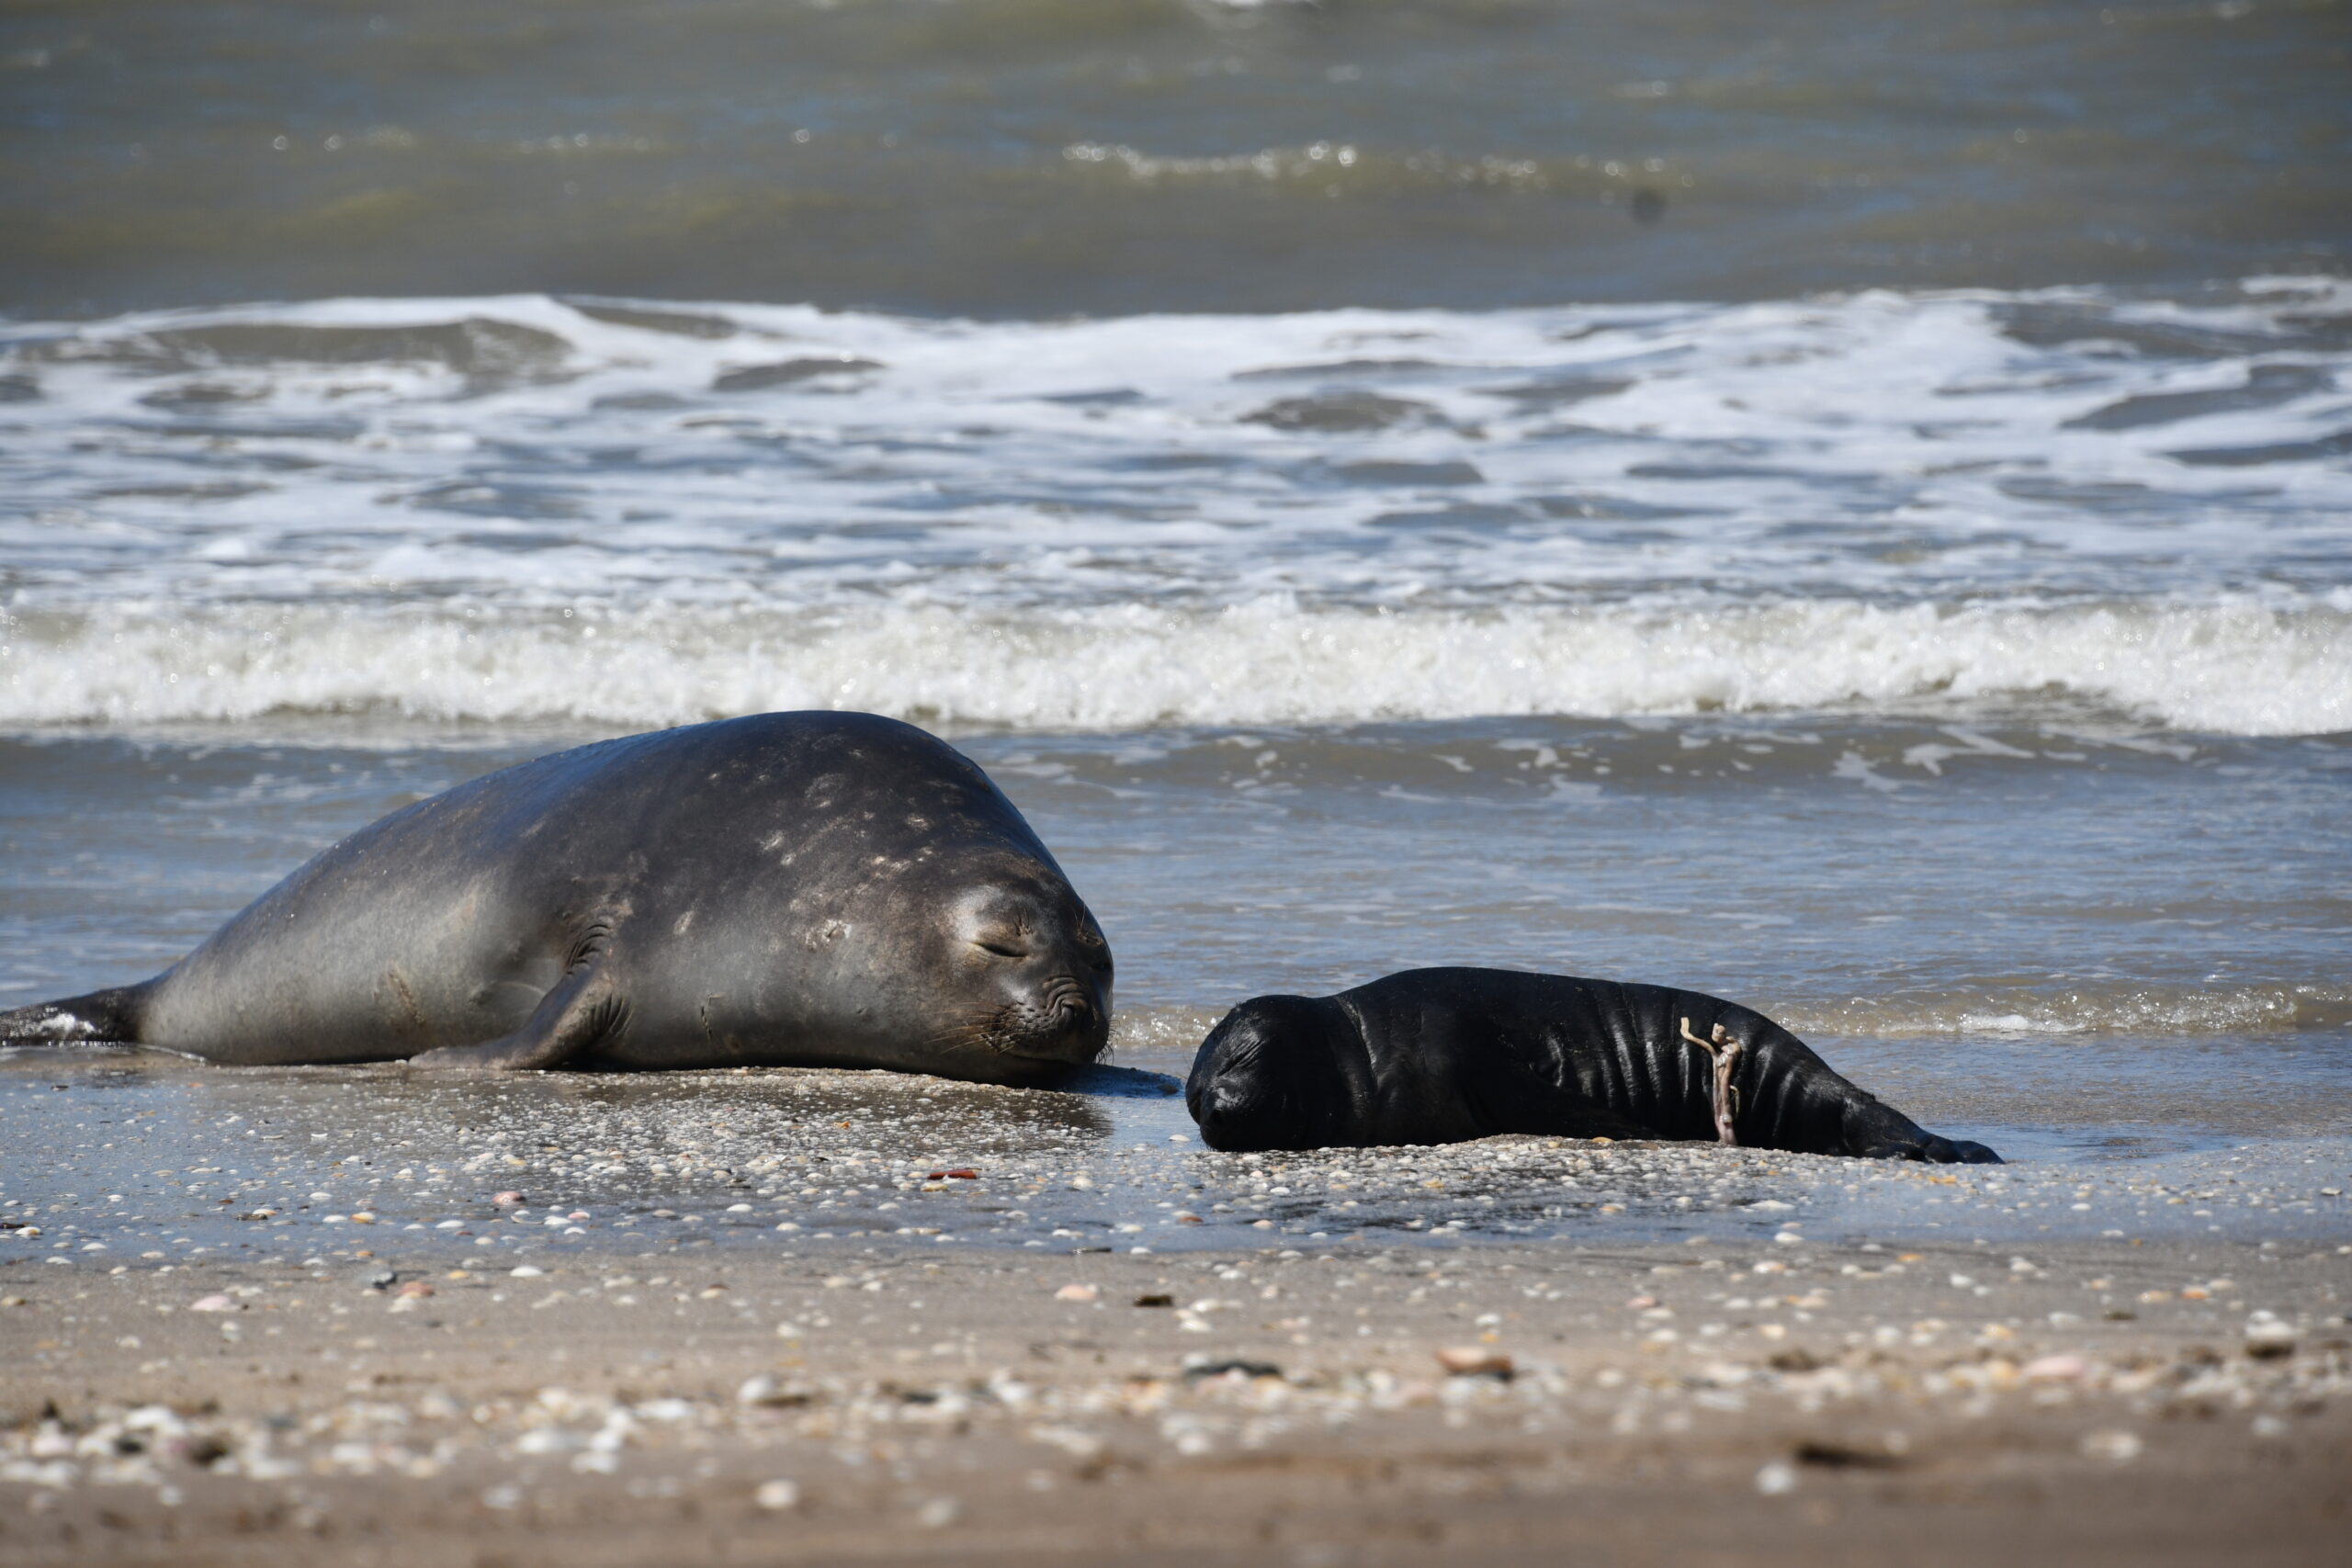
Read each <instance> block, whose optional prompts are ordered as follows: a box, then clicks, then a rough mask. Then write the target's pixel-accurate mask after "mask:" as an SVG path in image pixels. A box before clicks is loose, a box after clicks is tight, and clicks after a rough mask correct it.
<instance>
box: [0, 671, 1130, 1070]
mask: <svg viewBox="0 0 2352 1568" xmlns="http://www.w3.org/2000/svg"><path fill="white" fill-rule="evenodd" d="M1110 1013H1111V952H1110V948H1109V946H1108V945H1107V944H1106V943H1105V942H1104V941H1103V932H1102V930H1101V928H1100V927H1099V926H1097V925H1096V924H1095V921H1094V917H1093V916H1092V914H1091V913H1090V912H1089V911H1088V909H1087V908H1086V906H1085V904H1084V903H1083V902H1081V901H1080V898H1079V897H1078V894H1077V893H1076V892H1075V891H1074V890H1073V889H1072V888H1071V887H1070V885H1069V880H1068V879H1067V878H1066V877H1065V876H1064V875H1063V874H1062V872H1061V868H1060V867H1059V866H1057V865H1056V864H1055V863H1054V858H1053V856H1052V855H1051V854H1049V853H1047V852H1046V847H1045V845H1044V844H1042V843H1040V842H1039V841H1038V840H1037V837H1036V835H1035V833H1034V832H1032V831H1031V830H1030V829H1029V825H1028V824H1027V823H1026V822H1024V821H1023V820H1022V818H1021V814H1020V813H1019V812H1018V811H1016V810H1015V809H1013V807H1012V803H1011V802H1010V801H1008V800H1006V799H1005V797H1004V796H1003V795H1002V794H1001V793H1000V792H999V791H998V790H997V788H996V786H995V785H994V784H991V783H989V779H988V777H987V775H986V774H984V773H981V772H980V770H979V769H978V767H976V766H974V765H973V764H972V762H971V761H968V760H967V759H966V758H965V757H963V756H961V755H960V754H958V753H957V752H956V750H953V749H952V748H950V747H948V746H947V745H946V744H944V742H942V741H940V740H939V739H936V738H934V737H933V736H930V735H926V734H924V733H923V732H922V730H920V729H917V728H913V727H912V726H910V725H906V724H900V723H899V722H897V721H896V720H892V719H887V718H881V717H877V716H874V715H871V714H836V713H786V714H763V715H758V716H752V717H749V718H740V719H729V720H726V721H723V722H720V723H716V724H704V725H695V726H691V727H688V728H682V729H672V730H663V731H661V732H658V733H655V734H650V735H639V736H630V737H628V738H626V739H619V740H609V741H605V742H603V743H601V744H598V745H594V746H584V747H582V748H580V749H579V750H572V751H565V752H560V753H558V754H556V755H554V756H551V757H542V758H540V759H539V760H538V761H534V762H526V763H525V764H523V765H521V766H519V767H515V768H509V769H506V770H505V771H503V772H502V773H492V774H490V775H488V776H486V777H484V778H481V779H477V780H475V781H473V782H472V783H470V784H461V785H459V786H458V787H457V788H456V789H453V790H450V791H448V792H447V793H446V794H443V795H435V797H434V798H432V799H430V800H427V801H424V802H421V803H419V804H418V805H415V806H413V807H409V808H408V809H407V810H405V811H401V812H397V813H395V814H394V815H392V816H390V817H388V818H384V819H383V820H382V821H380V822H378V823H376V824H374V825H373V826H371V827H368V828H366V829H361V830H360V831H359V832H358V833H356V834H354V835H353V836H352V837H351V838H349V839H346V840H344V841H343V842H342V843H340V844H337V845H336V846H334V848H333V849H331V850H328V851H327V852H325V853H323V854H322V855H320V856H319V857H318V858H317V859H315V860H313V861H311V863H309V864H307V865H305V866H303V867H301V868H300V870H298V871H296V872H295V873H294V874H292V875H291V876H289V877H288V878H287V879H286V880H285V881H284V882H282V883H280V884H278V886H276V887H274V888H272V889H271V890H270V891H269V892H267V893H266V894H264V895H263V896H262V897H260V898H259V899H258V900H256V901H255V902H254V904H253V905H252V906H250V907H249V908H246V909H245V910H244V912H243V913H242V914H240V915H238V916H237V917H236V918H234V919H232V920H231V921H230V922H229V923H228V924H227V925H225V926H223V927H222V928H221V929H220V931H217V932H216V933H214V935H213V936H212V937H211V938H210V939H209V941H207V942H205V943H204V945H203V946H202V947H199V948H198V950H197V951H196V952H195V953H191V954H190V955H189V956H188V957H187V959H185V960H183V961H182V962H181V963H179V964H176V965H175V966H174V967H173V968H172V969H170V970H168V971H166V972H165V973H164V974H163V975H160V976H156V977H155V978H154V979H153V980H150V981H147V982H145V983H144V984H141V985H137V986H130V987H123V988H121V989H119V990H112V991H101V992H96V993H94V994H92V995H90V996H86V997H75V998H68V999H66V1000H63V1001H60V1002H51V1003H43V1004H40V1006H37V1007H33V1008H26V1009H20V1010H17V1011H16V1012H13V1013H9V1014H6V1015H0V1038H22V1037H27V1036H30V1037H34V1038H51V1039H58V1038H69V1039H70V1038H86V1039H110V1040H123V1041H130V1042H137V1043H149V1044H155V1045H162V1046H166V1047H169V1048H172V1049H174V1050H178V1051H182V1052H186V1053H188V1054H191V1055H198V1056H203V1057H206V1058H209V1059H210V1060H213V1061H217V1062H224V1063H237V1064H260V1063H294V1062H354V1061H378V1060H390V1059H395V1058H403V1057H405V1058H413V1059H414V1060H415V1061H417V1062H419V1063H422V1064H425V1065H431V1066H481V1067H552V1066H599V1067H616V1068H648V1067H709V1066H743V1065H758V1066H864V1067H895V1068H901V1069H904V1070H908V1071H916V1072H932V1073H941V1074H945V1075H948V1076H951V1077H967V1078H980V1079H989V1080H994V1081H999V1082H1012V1083H1036V1082H1045V1081H1050V1080H1051V1079H1053V1078H1055V1077H1060V1076H1063V1075H1066V1074H1067V1073H1068V1072H1069V1070H1070V1069H1071V1068H1072V1067H1074V1066H1078V1065H1080V1064H1083V1063H1087V1062H1091V1061H1093V1060H1094V1059H1095V1058H1096V1057H1097V1056H1099V1055H1101V1054H1102V1052H1103V1047H1104V1044H1105V1043H1107V1041H1108V1039H1109V1033H1110Z"/></svg>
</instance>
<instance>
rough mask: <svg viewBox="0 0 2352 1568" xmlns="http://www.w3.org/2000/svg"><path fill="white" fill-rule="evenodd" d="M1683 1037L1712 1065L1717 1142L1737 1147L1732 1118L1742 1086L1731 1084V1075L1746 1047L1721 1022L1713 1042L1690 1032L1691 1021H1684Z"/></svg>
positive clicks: (1737, 1138) (1712, 1094) (1736, 1110)
mask: <svg viewBox="0 0 2352 1568" xmlns="http://www.w3.org/2000/svg"><path fill="white" fill-rule="evenodd" d="M1682 1038H1683V1039H1685V1040H1688V1041H1689V1042H1691V1044H1693V1045H1696V1046H1697V1047H1699V1049H1700V1050H1702V1051H1704V1052H1705V1053H1706V1054H1707V1056H1708V1059H1709V1060H1710V1061H1711V1062H1712V1063H1713V1071H1712V1072H1711V1073H1710V1075H1709V1077H1710V1080H1711V1086H1712V1092H1711V1096H1710V1098H1711V1099H1712V1100H1713V1102H1714V1108H1715V1142H1717V1143H1719V1144H1731V1145H1737V1144H1738V1143H1739V1134H1737V1133H1736V1132H1734V1131H1733V1130H1732V1119H1733V1118H1734V1117H1736V1116H1737V1115H1738V1114H1739V1086H1738V1085H1737V1084H1735V1083H1733V1082H1732V1081H1731V1075H1732V1070H1733V1069H1734V1068H1735V1067H1736V1066H1738V1065H1739V1054H1740V1052H1741V1051H1742V1050H1743V1049H1744V1047H1743V1046H1742V1045H1741V1044H1740V1043H1739V1042H1738V1041H1736V1040H1735V1039H1733V1038H1732V1035H1731V1031H1729V1030H1728V1029H1725V1028H1724V1026H1723V1025H1722V1024H1720V1023H1719V1024H1717V1025H1715V1028H1714V1038H1713V1040H1702V1039H1700V1038H1699V1037H1698V1036H1697V1035H1695V1034H1693V1033H1691V1021H1690V1020H1689V1019H1687V1018H1686V1019H1684V1020H1683V1021H1682Z"/></svg>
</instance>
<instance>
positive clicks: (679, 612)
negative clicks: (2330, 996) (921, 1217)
mask: <svg viewBox="0 0 2352 1568" xmlns="http://www.w3.org/2000/svg"><path fill="white" fill-rule="evenodd" d="M2347 308H2352V286H2346V285H2343V284H2340V283H2335V282H2329V281H2325V280H2309V279H2302V280H2298V279H2265V280H2256V281H2255V282H2253V283H2250V284H2249V285H2248V286H2246V288H2245V289H2244V290H2243V291H2241V293H2240V294H2239V295H2238V296H2237V297H2236V298H2234V299H2230V300H2229V301H2228V302H2225V303H2221V304H2211V305H2194V306H2191V305H2184V304H2179V303H2168V302H2165V301H2159V300H2138V301H2134V300H2126V299H2119V298H2115V297H2112V296H2109V295H2104V294H2101V293H2099V292H2098V291H2096V290H2056V291H2045V292H2042V293H2038V294H2032V295H2006V294H1996V293H1987V292H1972V293H1951V294H1936V295H1902V294H1894V293H1871V294H1864V295H1858V296H1853V297H1850V298H1843V299H1818V300H1804V301H1784V302H1767V303H1762V304H1754V305H1741V306H1701V305H1691V306H1678V305H1654V306H1638V307H1611V308H1601V309H1562V310H1517V311H1499V312H1491V313H1463V312H1448V311H1371V310H1346V311H1328V312H1317V313H1304V314H1297V315H1289V316H1275V317H1256V318H1242V317H1194V318H1170V317H1133V318H1126V319H1121V320H1113V321H1077V322H1056V323H1036V322H999V323H973V322H957V321H944V322H943V321H910V320H904V319H899V318H891V317H885V316H877V315H861V314H854V313H848V314H828V313H824V312H820V311H816V310H805V309H795V308H786V307H772V306H712V307H695V308H693V310H695V316H694V318H693V320H692V321H682V319H681V318H680V317H679V316H678V314H677V313H676V312H677V311H678V310H681V309H682V308H680V307H674V306H670V307H658V308H657V307H650V306H649V307H641V308H640V307H628V308H620V309H616V308H611V307H606V306H599V305H594V304H588V303H582V304H576V305H575V304H566V303H562V302H559V301H556V300H552V299H542V298H535V297H526V298H514V299H413V300H338V301H325V302H321V303H316V304H310V305H300V306H284V307H268V308H252V309H246V310H209V311H182V312H170V313H159V314H150V315H141V316H136V317H125V318H120V319H118V320H114V321H99V322H93V323H82V324H70V325H68V324H58V325H49V326H39V325H35V326H21V327H18V328H16V329H13V330H12V331H10V332H8V333H5V334H0V348H5V349H6V358H7V360H8V361H9V363H8V365H6V367H0V368H6V370H7V372H8V374H9V376H10V377H11V380H10V383H9V384H10V387H11V388H12V389H13V390H12V392H11V394H10V395H11V396H14V397H17V400H16V401H12V402H7V403H5V404H0V481H5V483H0V605H5V607H6V615H7V616H8V619H7V621H6V624H5V625H0V637H5V639H6V642H7V644H8V651H7V653H6V656H5V658H0V723H6V724H10V725H17V726H25V725H61V724H81V725H92V724H96V725H109V724H121V725H132V726H135V725H139V724H145V723H159V722H176V721H185V720H191V719H207V718H220V719H237V718H244V717H250V716H255V715H259V714H266V713H270V712H273V711H278V710H294V711H353V710H356V711H366V712H391V713H402V714H413V715H418V716H434V717H450V718H486V719H529V718H538V717H552V718H565V719H579V720H583V721H589V722H593V723H597V724H612V725H639V724H658V723H663V722H669V721H674V720H682V719H691V718H697V717H702V716H708V715H713V714H723V713H733V712H740V711H743V710H745V709H750V708H761V707H781V706H799V705H857V706H865V707H874V708H880V709H884V710H887V711H890V712H897V713H905V714H910V715H917V716H931V717H933V718H936V719H939V720H942V721H944V722H951V723H962V724H971V725H1008V726H1043V727H1065V726H1082V727H1094V726H1108V727H1130V726H1136V725H1150V724H1157V723H1165V722H1184V723H1211V724H1214V723H1266V722H1285V721H1287V722H1314V721H1321V720H1345V719H1361V718H1376V717H1377V718H1407V717H1443V716H1463V715H1471V714H1534V713H1559V714H1578V715H1620V714H1634V713H1682V712H1691V711H1694V710H1710V709H1723V710H1731V711H1739V712H1751V711H1770V710H1775V709H1791V708H1808V707H1818V706H1840V705H1844V706H1858V707H1860V708H1864V709H1884V710H1891V711H1903V710H1905V709H1909V708H1915V707H1917V706H1919V705H1923V704H1935V705H1944V706H1948V705H1950V704H1951V703H1954V702H1958V703H1962V704H1963V705H1964V704H1967V703H1969V702H1972V701H1977V702H1983V703H1987V704H1994V705H1997V704H2000V703H2003V702H2007V701H2010V700H2012V699H2016V698H2019V697H2028V696H2033V695H2036V694H2063V695H2065V696H2069V697H2073V698H2078V699H2082V700H2086V701H2088V702H2091V703H2093V704H2098V705H2108V706H2110V707H2112V708H2115V709H2119V710H2123V711H2126V712H2129V713H2131V714H2133V715H2137V716H2142V717H2144V718H2149V719H2153V720H2155V721H2157V722H2160V723H2163V724H2167V725H2172V726H2176V727H2178V728H2188V729H2199V730H2209V731H2221V732H2234V733H2244V734H2294V733H2313V732H2331V731H2339V730H2343V729H2346V728H2352V657H2347V650H2352V642H2347V637H2352V632H2347V621H2352V588H2347V587H2346V583H2347V581H2352V527H2347V525H2346V521H2345V520H2346V517H2352V470H2347V468H2346V464H2345V463H2344V462H2343V460H2342V454H2341V450H2340V448H2342V447H2343V446H2345V445H2346V443H2347V442H2352V433H2347V428H2346V427H2347V426H2352V412H2347V410H2346V407H2345V405H2344V403H2343V400H2342V397H2341V394H2340V393H2338V392H2336V391H2335V386H2336V385H2338V384H2340V383H2342V382H2344V381H2347V380H2352V353H2347V352H2346V351H2345V350H2344V349H2343V348H2342V347H2341V346H2340V344H2335V343H2334V342H2332V341H2331V340H2329V339H2328V338H2327V337H2326V335H2325V334H2324V333H2312V332H2310V331H2307V330H2305V328H2304V327H2302V326H2300V325H2298V324H2297V323H2299V322H2308V321H2314V320H2325V319H2329V316H2328V313H2329V312H2330V311H2343V310H2346V309H2347ZM663 311H668V312H670V314H668V315H666V316H665V315H663V314H662V312H663ZM567 617H568V618H567Z"/></svg>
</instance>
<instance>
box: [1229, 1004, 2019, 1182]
mask: <svg viewBox="0 0 2352 1568" xmlns="http://www.w3.org/2000/svg"><path fill="white" fill-rule="evenodd" d="M1184 1104H1185V1106H1186V1108H1187V1109H1189V1110H1190V1111H1192V1113H1193V1120H1194V1121H1195V1122H1199V1123H1200V1124H1201V1136H1202V1137H1203V1138H1204V1140H1205V1141H1206V1142H1207V1143H1208V1144H1209V1145H1211V1146H1212V1147H1215V1148H1220V1149H1315V1148H1326V1147H1331V1146H1335V1145H1337V1146H1362V1145H1377V1144H1452V1143H1462V1142H1465V1141H1467V1140H1469V1139H1472V1138H1484V1137H1489V1136H1492V1135H1493V1134H1498V1133H1549V1134H1566V1135H1569V1136H1577V1137H1593V1136H1597V1135H1604V1134H1605V1135H1609V1136H1613V1137H1628V1136H1630V1137H1644V1138H1705V1139H1713V1140H1714V1141H1716V1142H1720V1143H1726V1144H1731V1143H1738V1144H1747V1145H1753V1146H1756V1147H1759V1148H1773V1149H1794V1150H1800V1151H1803V1152H1804V1153H1807V1154H1827V1155H1864V1156H1872V1157H1875V1158H1880V1159H1916V1160H1928V1161H1933V1162H1935V1163H1938V1164H1947V1165H1949V1164H1955V1163H1965V1164H1971V1165H1994V1164H1998V1163H1999V1162H2000V1156H1998V1155H1996V1154H1995V1153H1994V1152H1993V1151H1992V1150H1991V1149H1988V1148H1986V1147H1985V1145H1982V1144H1970V1143H1962V1142H1958V1141H1955V1140H1952V1139H1949V1138H1939V1137H1938V1136H1936V1135H1935V1134H1933V1133H1929V1132H1925V1131H1923V1130H1921V1129H1920V1127H1919V1126H1918V1125H1917V1123H1916V1122H1912V1121H1911V1119H1910V1118H1908V1117H1906V1116H1905V1115H1903V1114H1902V1113H1901V1112H1900V1111H1895V1110H1894V1109H1892V1108H1891V1107H1889V1106H1885V1105H1883V1104H1881V1103H1880V1102H1879V1101H1878V1100H1875V1099H1873V1098H1871V1096H1870V1095H1868V1094H1865V1093H1864V1092H1862V1091H1861V1090H1860V1089H1856V1088H1855V1087H1854V1086H1853V1085H1852V1084H1850V1083H1848V1082H1847V1081H1846V1080H1845V1079H1844V1078H1841V1077H1838V1075H1837V1074H1836V1073H1833V1072H1831V1071H1830V1070H1829V1067H1828V1066H1827V1065H1826V1063H1824V1062H1823V1061H1822V1059H1821V1058H1820V1057H1818V1056H1816V1055H1814V1054H1813V1052H1812V1051H1811V1050H1810V1049H1809V1048H1808V1047H1807V1046H1806V1045H1805V1043H1804V1041H1802V1040H1799V1039H1798V1038H1797V1037H1796V1036H1795V1035H1793V1034H1791V1033H1790V1032H1788V1031H1787V1030H1785V1029H1782V1028H1781V1026H1780V1025H1779V1024H1777V1023H1774V1022H1773V1021H1771V1020H1770V1019H1769V1018H1766V1017H1764V1016H1763V1015H1762V1014H1761V1013H1757V1012H1751V1011H1749V1010H1747V1009H1746V1008H1744V1007H1740V1006H1738V1005H1736V1003H1732V1002H1726V1001H1723V1000H1720V999H1718V998H1714V997H1709V996H1702V995H1700V994H1699V993H1698V992H1696V991H1678V990H1674V989H1671V988H1669V987H1664V986H1635V985H1620V984H1617V983H1615V982H1612V981H1608V980H1577V979H1570V978H1568V977H1567V976H1561V975H1525V974H1520V973H1517V972H1514V971H1510V970H1503V969H1408V970H1407V971H1405V972H1404V973H1403V974H1400V975H1391V976H1387V977H1386V978H1385V979H1381V980H1374V982H1373V983H1372V984H1370V985H1368V986H1359V987H1356V988H1355V989H1354V990H1352V991H1341V992H1340V994H1339V995H1338V996H1336V997H1259V998H1254V999H1252V1000H1250V1001H1246V1002H1243V1003H1242V1004H1241V1005H1240V1006H1239V1007H1238V1008H1235V1009H1234V1010H1232V1011H1231V1012H1229V1013H1227V1015H1226V1016H1225V1019H1224V1021H1222V1022H1220V1023H1219V1024H1218V1025H1217V1026H1216V1028H1215V1029H1213V1030H1211V1031H1210V1032H1209V1037H1208V1039H1207V1040H1206V1041H1204V1042H1203V1043H1202V1045H1201V1050H1200V1055H1198V1056H1197V1057H1195V1058H1194V1059H1193V1072H1192V1076H1191V1077H1190V1078H1189V1079H1188V1080H1187V1081H1186V1083H1185V1085H1184Z"/></svg>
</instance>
